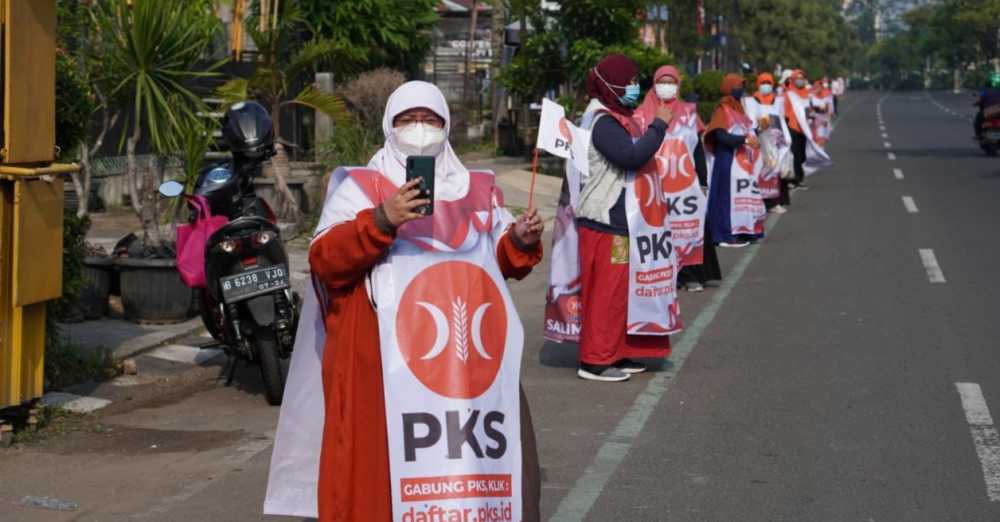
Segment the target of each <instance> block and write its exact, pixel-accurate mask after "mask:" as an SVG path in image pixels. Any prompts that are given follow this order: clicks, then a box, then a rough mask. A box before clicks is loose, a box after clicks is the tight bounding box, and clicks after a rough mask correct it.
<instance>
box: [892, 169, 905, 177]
mask: <svg viewBox="0 0 1000 522" xmlns="http://www.w3.org/2000/svg"><path fill="white" fill-rule="evenodd" d="M892 175H893V176H896V179H903V169H892Z"/></svg>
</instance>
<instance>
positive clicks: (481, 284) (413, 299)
mask: <svg viewBox="0 0 1000 522" xmlns="http://www.w3.org/2000/svg"><path fill="white" fill-rule="evenodd" d="M505 303H506V302H505V298H504V296H503V294H502V293H501V292H500V289H499V287H498V286H497V284H496V282H495V281H494V280H493V278H492V277H491V276H490V275H489V274H488V273H487V272H486V271H485V270H483V268H482V267H480V266H478V265H475V264H472V263H469V262H465V261H445V262H442V263H438V264H435V265H431V266H430V267H427V268H425V269H424V270H422V271H421V272H420V273H418V274H417V275H416V276H415V277H413V279H411V280H410V282H409V283H408V284H407V285H406V288H405V290H404V291H403V293H402V295H401V296H400V298H399V302H398V306H397V311H396V319H395V326H396V329H395V344H396V348H397V349H398V350H399V353H400V355H401V356H402V358H403V360H404V361H405V362H406V366H407V367H408V368H409V370H410V372H411V373H412V374H413V376H414V377H415V378H416V379H417V380H418V381H419V382H420V383H421V384H422V385H424V386H425V387H426V388H428V389H429V390H431V391H433V392H434V393H437V394H438V395H441V396H444V397H449V398H462V399H471V398H475V397H478V396H480V395H482V394H483V393H485V392H486V390H487V389H489V388H490V386H491V385H492V384H493V382H494V381H495V380H496V377H497V375H498V373H499V371H500V367H501V365H502V364H503V360H504V352H505V350H506V343H507V335H508V331H507V328H508V318H507V305H506V304H505Z"/></svg>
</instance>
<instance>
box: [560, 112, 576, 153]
mask: <svg viewBox="0 0 1000 522" xmlns="http://www.w3.org/2000/svg"><path fill="white" fill-rule="evenodd" d="M559 134H562V136H563V139H564V140H566V146H567V147H568V146H570V145H572V144H573V133H572V132H570V130H569V122H568V121H566V118H559Z"/></svg>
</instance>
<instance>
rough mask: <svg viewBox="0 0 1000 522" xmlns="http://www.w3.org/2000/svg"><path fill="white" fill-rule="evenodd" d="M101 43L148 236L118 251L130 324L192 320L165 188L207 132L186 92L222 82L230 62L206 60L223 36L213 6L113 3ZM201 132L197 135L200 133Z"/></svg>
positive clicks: (101, 17)
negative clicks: (165, 222) (143, 159)
mask: <svg viewBox="0 0 1000 522" xmlns="http://www.w3.org/2000/svg"><path fill="white" fill-rule="evenodd" d="M91 14H92V16H93V20H94V24H95V26H96V28H97V30H96V32H97V34H98V35H99V36H98V37H96V38H95V40H96V41H95V42H94V46H93V48H94V51H96V52H98V53H99V54H100V55H101V56H102V57H103V60H104V61H105V64H106V67H107V71H108V74H109V76H110V79H111V83H112V84H114V85H115V87H114V89H113V90H112V91H111V93H110V94H109V97H111V98H113V99H114V100H115V101H117V102H120V103H125V102H127V103H128V104H129V105H130V110H129V111H128V113H127V117H126V118H125V119H124V121H125V124H126V128H127V129H128V131H129V132H128V133H127V137H126V136H123V143H122V144H123V145H124V148H125V155H126V164H127V167H126V178H127V180H128V191H129V196H130V199H131V205H132V208H133V210H134V211H135V213H136V216H137V217H138V218H139V221H140V222H141V225H142V235H141V236H138V235H133V236H132V237H127V238H126V239H125V240H123V241H122V242H120V243H119V246H118V247H116V249H115V252H114V255H115V256H116V261H115V264H116V266H117V267H118V269H119V271H120V273H121V297H122V305H123V308H124V311H125V317H126V318H127V319H130V320H135V321H148V322H170V321H179V320H183V319H185V318H187V317H188V315H189V312H190V309H191V306H190V305H191V302H192V300H193V299H192V290H191V289H190V288H188V287H187V286H185V285H184V284H183V282H182V281H181V280H180V276H179V274H178V272H177V268H176V262H175V259H174V257H175V253H174V242H173V234H172V231H173V230H174V229H173V228H172V227H169V228H167V229H163V228H161V222H162V219H161V216H162V214H161V213H162V211H163V208H162V207H163V206H164V202H163V201H161V200H160V198H159V195H158V193H157V188H158V187H159V185H160V183H161V182H162V181H163V178H164V171H165V164H166V160H167V158H169V157H170V156H171V155H174V154H177V153H178V152H180V151H182V150H183V149H184V148H185V136H187V135H190V134H191V133H197V132H202V131H203V129H204V125H203V124H202V121H201V117H200V116H199V113H201V114H204V113H207V112H208V111H207V109H206V107H205V104H204V102H203V101H202V100H201V99H200V98H199V97H198V96H197V95H196V94H194V93H193V92H192V91H191V90H190V89H189V88H187V87H186V85H187V84H188V83H189V82H191V81H192V80H194V79H196V78H198V77H205V76H211V75H214V74H215V73H214V71H215V70H216V69H217V68H218V67H219V66H221V65H222V62H217V63H212V64H207V65H206V64H205V63H204V57H205V55H206V51H208V50H209V48H210V46H211V44H212V42H213V39H214V38H215V36H216V35H217V34H218V31H219V30H220V28H221V26H220V22H219V19H218V18H217V17H216V16H215V15H214V13H213V11H212V1H211V0H108V1H106V2H98V3H95V4H93V8H92V10H91ZM192 129H194V130H192ZM140 144H144V145H146V146H148V148H149V152H150V153H151V156H150V157H151V160H150V161H149V162H148V164H147V165H143V166H140V165H139V162H138V156H137V150H138V148H139V146H140Z"/></svg>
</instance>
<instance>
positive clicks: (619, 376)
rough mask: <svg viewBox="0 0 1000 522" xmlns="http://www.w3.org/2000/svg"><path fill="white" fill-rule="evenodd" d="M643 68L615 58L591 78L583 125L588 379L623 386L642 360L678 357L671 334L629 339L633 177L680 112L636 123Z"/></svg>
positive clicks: (583, 339)
mask: <svg viewBox="0 0 1000 522" xmlns="http://www.w3.org/2000/svg"><path fill="white" fill-rule="evenodd" d="M638 74H639V67H638V66H637V65H636V64H635V63H634V62H633V61H632V60H630V59H629V58H628V57H626V56H624V55H622V54H611V55H608V56H606V57H604V59H602V60H601V61H600V63H598V64H597V66H596V67H594V68H593V69H591V70H590V71H589V72H588V74H587V93H588V94H589V95H590V96H591V100H590V104H589V105H588V106H587V109H586V110H585V112H584V115H583V119H582V122H581V125H582V126H583V128H587V129H590V130H591V144H592V145H593V146H592V147H591V148H590V153H589V157H588V160H589V163H590V175H589V177H588V179H587V180H586V181H585V182H584V184H583V189H582V191H581V193H580V201H579V204H578V207H579V208H578V209H577V212H576V215H577V226H578V229H579V237H580V247H579V248H580V279H581V297H582V301H583V304H582V305H583V319H582V323H583V324H582V326H581V331H580V356H579V359H580V368H579V370H578V371H577V375H578V376H579V377H580V378H583V379H587V380H593V381H602V382H619V381H624V380H627V379H628V378H629V377H630V376H631V374H633V373H639V372H642V371H645V369H646V366H645V365H644V364H642V363H639V362H637V361H634V360H633V359H636V358H665V357H667V356H669V355H670V338H669V337H668V336H666V335H663V336H659V335H641V336H640V335H628V334H627V333H626V331H627V325H626V322H627V317H628V302H629V295H628V294H629V293H628V286H629V281H628V274H629V226H628V221H627V219H626V212H625V188H626V178H627V176H628V175H629V173H634V172H635V171H637V170H638V169H639V168H640V167H642V166H643V165H645V164H646V162H648V161H649V160H650V159H651V158H652V157H653V154H654V153H655V152H656V150H657V149H658V148H659V146H660V143H661V142H662V141H663V136H664V134H665V132H666V129H667V125H668V124H669V122H670V121H671V119H672V114H671V112H670V110H669V109H667V108H666V107H658V108H657V110H656V111H655V114H654V118H653V120H652V121H651V122H650V123H649V127H648V128H647V129H646V131H645V132H642V130H641V128H640V125H639V123H638V122H637V121H636V120H635V119H634V118H633V110H634V108H635V107H636V105H637V104H638V101H639V84H638V83H637V76H638Z"/></svg>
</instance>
